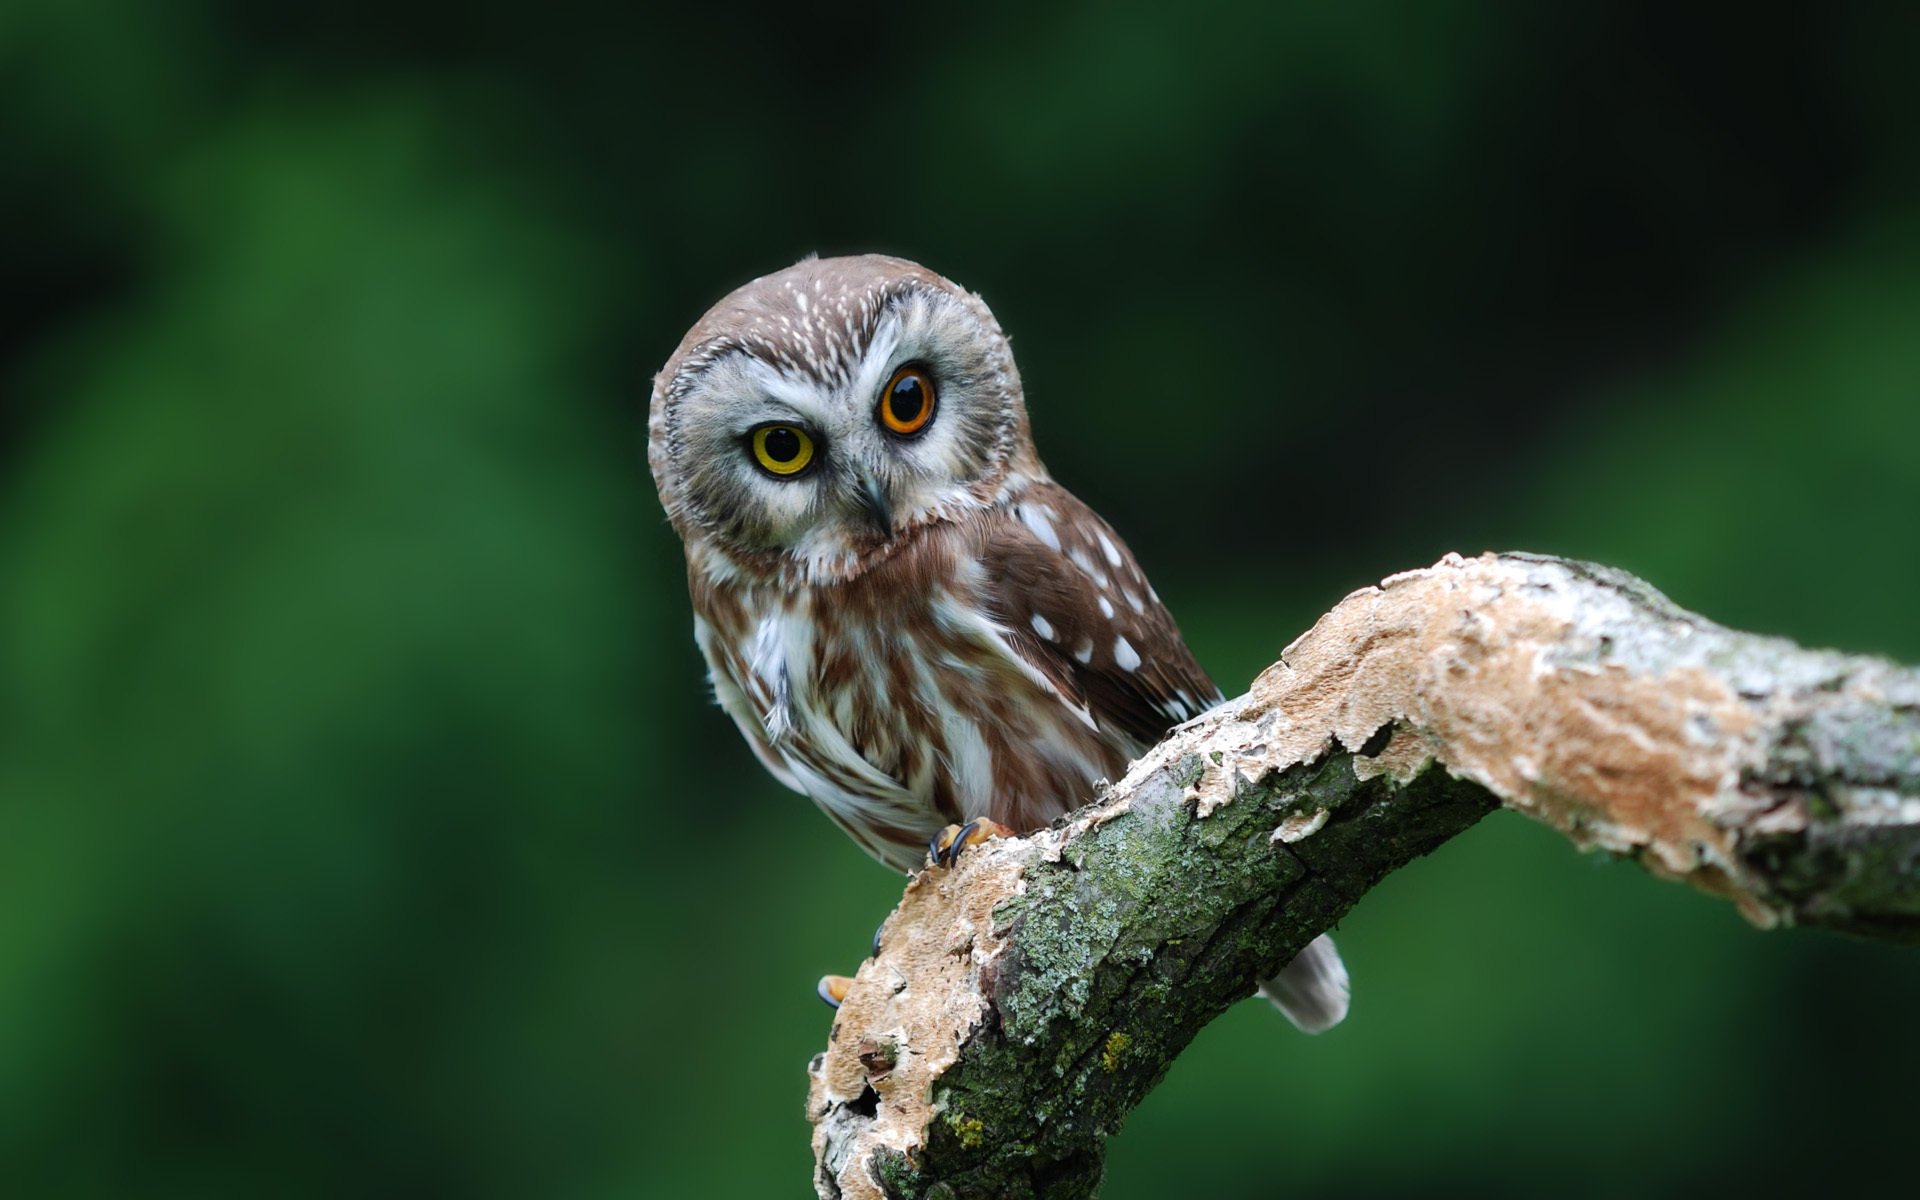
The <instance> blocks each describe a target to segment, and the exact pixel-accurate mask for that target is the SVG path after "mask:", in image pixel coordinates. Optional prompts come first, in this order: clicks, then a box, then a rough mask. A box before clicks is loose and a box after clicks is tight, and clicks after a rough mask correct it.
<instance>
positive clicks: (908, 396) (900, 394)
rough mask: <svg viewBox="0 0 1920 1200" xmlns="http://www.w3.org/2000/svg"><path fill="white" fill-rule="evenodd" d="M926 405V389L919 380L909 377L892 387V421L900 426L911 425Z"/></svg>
mask: <svg viewBox="0 0 1920 1200" xmlns="http://www.w3.org/2000/svg"><path fill="white" fill-rule="evenodd" d="M926 404H927V393H926V389H924V388H922V387H921V386H920V380H919V379H917V378H913V377H909V378H906V379H902V380H901V381H900V382H899V383H896V384H894V385H893V419H894V420H896V421H898V422H900V423H901V424H902V425H911V424H912V423H913V419H914V418H915V417H917V416H919V415H920V410H921V409H922V408H925V407H926Z"/></svg>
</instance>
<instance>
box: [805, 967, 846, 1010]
mask: <svg viewBox="0 0 1920 1200" xmlns="http://www.w3.org/2000/svg"><path fill="white" fill-rule="evenodd" d="M852 986H853V980H851V979H848V978H847V977H846V976H845V975H822V976H821V977H820V982H819V984H818V985H816V986H815V988H814V991H815V992H816V993H817V994H818V995H819V997H820V999H821V1001H822V1002H823V1003H825V1004H826V1006H827V1007H828V1008H839V1007H840V1002H841V1001H843V1000H845V999H846V998H847V989H848V988H850V987H852Z"/></svg>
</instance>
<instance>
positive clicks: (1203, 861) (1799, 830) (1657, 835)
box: [808, 554, 1920, 1198]
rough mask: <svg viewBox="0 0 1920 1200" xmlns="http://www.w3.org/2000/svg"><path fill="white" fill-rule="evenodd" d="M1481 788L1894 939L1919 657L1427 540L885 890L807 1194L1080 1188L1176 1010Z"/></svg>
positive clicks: (1197, 1013) (1686, 868)
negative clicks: (1114, 749)
mask: <svg viewBox="0 0 1920 1200" xmlns="http://www.w3.org/2000/svg"><path fill="white" fill-rule="evenodd" d="M1501 806H1505V807H1507V808H1512V809H1515V810H1518V811H1520V812H1523V813H1525V814H1527V815H1528V816H1531V817H1534V818H1536V819H1538V820H1541V821H1544V822H1546V823H1547V824H1549V825H1552V826H1553V827H1554V828H1556V829H1558V830H1560V831H1561V832H1563V833H1565V834H1567V836H1569V837H1570V838H1572V839H1573V840H1574V842H1575V843H1577V844H1578V845H1580V846H1582V847H1591V848H1599V849H1603V850H1607V851H1610V852H1612V853H1615V854H1621V855H1626V856H1629V857H1632V858H1634V859H1636V860H1637V861H1639V862H1640V863H1642V864H1643V865H1644V866H1646V867H1647V868H1648V869H1649V870H1651V871H1652V872H1653V873H1655V874H1656V875H1659V876H1662V877H1665V878H1670V879H1676V880H1682V881H1685V882H1687V883H1691V884H1693V885H1694V886H1695V887H1698V888H1701V889H1702V890H1704V891H1707V892H1710V893H1712V894H1714V895H1718V896H1723V897H1726V898H1727V899H1730V900H1732V901H1733V902H1734V903H1735V904H1736V905H1738V906H1739V909H1740V911H1741V912H1742V913H1743V914H1745V915H1746V916H1747V918H1748V919H1749V920H1751V921H1753V922H1755V923H1756V924H1759V925H1762V926H1771V925H1775V924H1779V923H1783V922H1788V923H1795V924H1804V925H1818V926H1823V927H1826V928H1830V929H1836V930H1841V931H1844V932H1848V933H1853V934H1858V935H1861V936H1865V937H1874V938H1882V939H1888V940H1894V941H1901V942H1909V943H1911V942H1916V941H1920V673H1917V672H1915V671H1913V670H1911V669H1907V668H1902V667H1898V666H1894V665H1892V664H1889V663H1885V662H1881V661H1877V660H1872V659H1864V658H1857V657H1849V656H1845V655H1840V654H1835V653H1831V652H1826V651H1813V650H1803V649H1801V648H1799V647H1797V646H1795V645H1793V644H1791V643H1789V642H1785V641H1781V640H1778V639H1774V638H1763V637H1757V636H1754V635H1751V634H1743V633H1737V632H1734V631H1731V630H1727V629H1723V628H1721V627H1720V626H1717V625H1714V624H1712V623H1711V622H1709V621H1706V620H1704V619H1702V618H1700V617H1698V616H1695V615H1693V614H1691V613H1688V612H1685V611H1683V610H1682V609H1680V608H1677V607H1676V606H1674V605H1673V604H1672V603H1671V602H1670V601H1668V600H1667V599H1666V598H1665V597H1664V596H1661V595H1660V594H1659V593H1658V592H1655V591H1654V590H1653V589H1652V588H1650V587H1648V586H1647V585H1646V584H1644V583H1642V582H1640V581H1639V580H1637V579H1634V578H1633V577H1631V576H1629V575H1626V574H1623V573H1621V572H1617V571H1613V570H1609V569H1607V568H1603V567H1595V566H1590V565H1586V564H1582V563H1575V562H1569V561H1565V560H1560V559H1552V558H1541V557H1534V556H1530V555H1512V554H1510V555H1497V556H1496V555H1487V556H1483V557H1481V558H1478V559H1471V560H1463V559H1461V558H1459V557H1457V556H1452V555H1449V556H1448V557H1447V558H1446V559H1444V560H1443V561H1441V562H1440V563H1438V564H1436V565H1435V566H1433V567H1431V568H1428V569H1426V570H1422V571H1410V572H1407V573H1405V574H1402V575H1396V576H1394V577H1392V578H1390V579H1388V580H1386V581H1385V582H1383V583H1382V584H1381V585H1380V586H1379V587H1376V588H1368V589H1365V590H1363V591H1359V592H1356V593H1354V594H1353V595H1351V596H1349V597H1347V598H1346V599H1345V600H1343V601H1342V602H1341V603H1340V604H1339V605H1338V606H1337V607H1336V608H1335V609H1334V610H1333V611H1332V612H1330V613H1328V614H1327V615H1326V616H1325V617H1323V618H1321V620H1320V622H1319V623H1318V624H1317V625H1315V626H1314V628H1313V629H1312V630H1310V631H1309V632H1308V633H1307V634H1306V635H1304V636H1303V637H1301V638H1300V639H1299V640H1297V641H1295V642H1294V643H1293V644H1292V645H1291V646H1289V647H1288V648H1287V650H1286V651H1285V653H1284V654H1282V656H1281V659H1280V661H1279V662H1278V663H1276V664H1274V666H1272V667H1270V668H1268V669H1267V670H1266V671H1265V672H1264V673H1263V674H1262V675H1261V676H1260V677H1259V678H1258V679H1257V680H1255V681H1254V684H1253V687H1252V688H1251V689H1250V690H1249V691H1248V693H1247V694H1246V695H1244V696H1242V697H1240V698H1239V699H1237V700H1234V701H1231V702H1229V703H1228V704H1225V705H1223V706H1221V707H1220V708H1217V709H1215V710H1214V711H1213V712H1211V713H1208V714H1207V715H1206V716H1204V717H1202V718H1200V719H1198V720H1196V721H1193V722H1190V723H1188V724H1187V725H1185V726H1182V727H1181V728H1180V729H1178V730H1175V731H1174V732H1173V733H1172V734H1171V735H1170V736H1169V737H1168V738H1167V739H1166V740H1165V741H1164V742H1162V743H1161V744H1160V745H1159V746H1158V747H1156V748H1155V749H1154V750H1153V751H1152V752H1151V753H1149V754H1148V755H1147V756H1146V757H1145V758H1143V759H1142V760H1140V761H1139V762H1137V763H1135V764H1134V765H1133V767H1132V768H1131V769H1130V770H1129V771H1128V773H1127V776H1126V778H1124V779H1122V780H1121V781H1119V782H1118V783H1116V784H1113V785H1112V786H1110V787H1108V788H1106V789H1104V791H1103V793H1102V795H1101V796H1100V797H1099V798H1098V799H1097V800H1096V801H1095V803H1093V804H1092V805H1090V806H1088V807H1086V808H1084V809H1082V810H1080V811H1079V812H1077V813H1075V814H1073V815H1072V816H1070V817H1068V818H1066V819H1065V820H1063V821H1062V822H1059V823H1058V824H1056V825H1055V826H1054V827H1053V828H1051V829H1048V830H1045V831H1043V832H1041V833H1038V834H1035V835H1033V836H1031V837H1026V838H1015V839H1005V840H1000V841H995V842H991V843H989V844H987V845H986V846H984V847H981V848H979V849H976V850H972V851H969V852H968V853H967V855H966V856H965V857H964V858H963V859H962V861H961V863H960V865H959V866H958V867H956V868H954V869H952V870H929V871H927V872H924V873H923V874H922V875H920V876H919V877H918V878H916V879H915V880H914V881H913V882H911V883H910V884H908V886H907V890H906V894H905V895H904V896H903V897H902V898H901V901H900V905H899V907H898V908H897V909H896V910H895V911H894V913H893V915H892V916H891V917H889V918H888V920H887V923H886V924H885V926H883V927H882V930H881V937H880V950H879V953H878V955H877V956H876V957H874V958H872V959H870V960H868V962H867V963H866V964H865V965H864V966H863V967H862V968H861V970H860V973H859V975H858V977H857V979H856V980H855V982H854V985H853V989H852V991H851V993H850V994H849V995H848V997H847V1000H846V1002H845V1004H844V1005H843V1006H842V1007H841V1009H840V1012H839V1014H838V1017H837V1019H836V1021H835V1023H834V1029H833V1035H832V1039H831V1042H830V1044H829V1046H828V1049H827V1050H826V1052H825V1053H823V1054H821V1055H819V1056H817V1057H816V1058H815V1059H814V1061H813V1063H812V1064H811V1068H810V1074H811V1079H812V1087H811V1094H810V1097H809V1102H808V1115H809V1118H810V1119H811V1120H812V1122H813V1124H814V1138H813V1143H814V1151H815V1156H816V1163H817V1166H816V1178H815V1182H816V1186H817V1187H818V1189H819V1193H820V1195H821V1196H823V1197H848V1198H855V1197H860V1198H871V1197H879V1196H909V1197H929V1198H935V1197H953V1198H960V1197H1027V1196H1034V1197H1081V1196H1091V1195H1093V1194H1094V1192H1095V1190H1096V1189H1097V1187H1098V1185H1099V1180H1100V1174H1101V1161H1102V1146H1103V1142H1104V1140H1105V1138H1106V1137H1107V1136H1108V1135H1109V1134H1111V1133H1112V1132H1113V1131H1114V1130H1115V1129H1117V1128H1118V1127H1119V1125H1120V1122H1121V1121H1122V1119H1123V1118H1124V1117H1125V1116H1126V1114H1127V1112H1128V1111H1129V1110H1131V1109H1132V1107H1133V1106H1134V1105H1135V1104H1137V1103H1138V1102H1139V1101H1140V1099H1141V1098H1142V1097H1143V1096H1145V1094H1146V1093H1147V1091H1148V1090H1149V1089H1150V1088H1152V1086H1153V1085H1154V1084H1155V1083H1156V1082H1158V1081H1159V1079H1160V1077H1161V1076H1162V1075H1163V1074H1164V1073H1165V1071H1166V1069H1167V1067H1168V1065H1169V1064H1170V1063H1171V1062H1172V1061H1173V1059H1174V1057H1175V1056H1176V1055H1178V1054H1179V1053H1180V1051H1181V1050H1182V1049H1183V1048H1184V1047H1185V1046H1186V1044H1187V1043H1188V1041H1190V1040H1191V1039H1192V1037H1193V1035H1194V1034H1195V1033H1196V1032H1198V1031H1199V1029H1200V1027H1201V1026H1203V1025H1205V1024H1206V1023H1207V1022H1208V1021H1210V1020H1212V1019H1213V1018H1214V1017H1215V1016H1217V1015H1218V1014H1219V1013H1220V1012H1221V1011H1223V1010H1224V1009H1225V1008H1226V1007H1227V1006H1228V1005H1229V1004H1232V1003H1233V1002H1235V1001H1237V1000H1239V999H1241V998H1243V997H1245V996H1247V995H1249V994H1251V993H1252V991H1253V990H1254V986H1255V982H1256V981H1257V980H1258V979H1261V978H1263V977H1266V976H1270V975H1272V974H1273V973H1274V972H1275V971H1276V970H1277V969H1278V968H1279V967H1280V966H1281V965H1282V964H1284V963H1285V962H1286V961H1287V960H1289V959H1290V958H1292V957H1293V955H1294V954H1295V953H1297V952H1298V951H1299V949H1300V948H1301V947H1302V946H1304V945H1306V943H1307V942H1309V941H1311V940H1312V939H1313V938H1314V937H1315V936H1316V935H1318V934H1319V933H1321V932H1323V931H1325V930H1326V929H1327V928H1329V927H1330V926H1331V925H1332V924H1333V923H1334V922H1335V921H1336V920H1338V919H1339V918H1340V916H1341V915H1342V914H1344V913H1345V912H1346V911H1347V910H1348V909H1349V908H1350V907H1352V905H1353V904H1354V902H1355V901H1357V900H1358V899H1359V898H1360V897H1361V896H1362V895H1364V894H1365V893H1366V891H1367V890H1368V889H1369V888H1371V887H1372V886H1373V885H1374V884H1375V883H1377V882H1378V881H1379V880H1380V879H1381V878H1382V877H1383V876H1385V875H1386V874H1387V873H1388V872H1389V871H1392V870H1394V869H1396V868H1397V867H1399V866H1401V865H1402V864H1404V863H1406V862H1408V861H1410V860H1411V859H1413V858H1415V857H1417V856H1419V855H1421V854H1425V853H1427V852H1428V851H1430V850H1432V849H1433V848H1434V847H1436V846H1438V845H1439V844H1440V843H1441V842H1444V841H1445V840H1446V839H1448V838H1450V837H1452V836H1453V835H1454V834H1456V833H1459V832H1460V831H1461V830H1463V829H1465V828H1467V826H1469V825H1471V824H1473V823H1474V822H1475V821H1477V820H1478V819H1479V818H1480V817H1481V816H1483V815H1485V814H1486V813H1487V812H1489V811H1491V810H1492V809H1494V808H1496V807H1501Z"/></svg>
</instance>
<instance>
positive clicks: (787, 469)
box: [751, 425, 813, 477]
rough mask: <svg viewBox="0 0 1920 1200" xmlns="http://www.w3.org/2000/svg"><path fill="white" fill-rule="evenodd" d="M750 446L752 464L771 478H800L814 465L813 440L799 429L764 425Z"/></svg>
mask: <svg viewBox="0 0 1920 1200" xmlns="http://www.w3.org/2000/svg"><path fill="white" fill-rule="evenodd" d="M751 444H752V446H753V461H754V462H757V463H759V464H760V469H761V470H763V471H765V472H767V473H768V474H769V475H779V476H783V477H784V476H791V475H798V474H799V473H800V472H802V471H804V470H806V469H807V464H808V463H811V462H812V461H813V439H812V438H811V437H809V436H807V431H806V430H804V429H801V428H800V427H799V426H797V425H762V426H761V427H760V428H758V429H756V430H754V431H753V438H752V442H751Z"/></svg>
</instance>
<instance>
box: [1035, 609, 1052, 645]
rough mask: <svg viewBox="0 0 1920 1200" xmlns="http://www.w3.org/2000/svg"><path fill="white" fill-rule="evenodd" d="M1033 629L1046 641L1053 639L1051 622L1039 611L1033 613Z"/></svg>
mask: <svg viewBox="0 0 1920 1200" xmlns="http://www.w3.org/2000/svg"><path fill="white" fill-rule="evenodd" d="M1033 631H1034V632H1035V633H1037V634H1039V635H1040V636H1041V637H1043V638H1045V639H1047V640H1048V641H1052V640H1053V622H1052V621H1049V620H1047V619H1046V618H1045V617H1043V616H1041V615H1040V614H1039V613H1035V614H1033Z"/></svg>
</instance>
